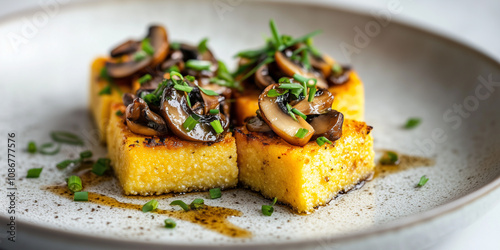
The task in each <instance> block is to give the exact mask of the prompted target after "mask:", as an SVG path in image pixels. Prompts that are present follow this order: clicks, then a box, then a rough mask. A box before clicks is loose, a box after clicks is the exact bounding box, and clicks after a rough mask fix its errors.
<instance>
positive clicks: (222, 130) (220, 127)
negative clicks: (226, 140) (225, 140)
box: [210, 120, 224, 134]
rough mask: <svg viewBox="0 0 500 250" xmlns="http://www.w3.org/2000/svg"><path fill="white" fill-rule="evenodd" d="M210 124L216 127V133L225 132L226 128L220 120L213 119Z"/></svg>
mask: <svg viewBox="0 0 500 250" xmlns="http://www.w3.org/2000/svg"><path fill="white" fill-rule="evenodd" d="M210 125H212V128H214V130H215V133H217V134H220V133H222V132H224V129H223V128H222V125H221V124H220V121H219V120H213V121H211V122H210Z"/></svg>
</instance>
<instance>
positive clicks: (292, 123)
mask: <svg viewBox="0 0 500 250" xmlns="http://www.w3.org/2000/svg"><path fill="white" fill-rule="evenodd" d="M278 87H279V84H272V85H269V86H268V87H267V88H266V89H265V90H264V91H263V92H262V94H260V96H259V109H260V111H261V114H262V119H263V120H264V121H265V122H266V123H267V124H268V125H269V127H271V129H272V130H273V131H274V133H276V134H278V135H279V136H280V137H281V138H283V139H284V140H285V141H287V142H288V143H290V144H292V145H297V146H304V145H306V144H307V142H309V139H311V137H312V136H313V134H314V129H313V127H311V125H309V123H307V122H306V121H305V120H304V119H302V118H301V117H300V116H295V117H296V119H297V120H294V119H293V118H292V116H290V115H289V114H288V113H285V111H284V109H286V103H285V102H286V97H287V96H288V94H285V95H281V96H278V97H268V96H267V92H269V91H270V90H271V89H278ZM300 129H306V130H307V133H306V134H305V135H304V136H303V137H302V138H299V137H297V136H296V135H297V132H298V131H299V130H300Z"/></svg>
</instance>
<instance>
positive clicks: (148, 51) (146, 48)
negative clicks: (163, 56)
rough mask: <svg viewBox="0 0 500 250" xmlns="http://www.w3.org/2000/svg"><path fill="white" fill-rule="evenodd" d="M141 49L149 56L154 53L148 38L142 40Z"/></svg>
mask: <svg viewBox="0 0 500 250" xmlns="http://www.w3.org/2000/svg"><path fill="white" fill-rule="evenodd" d="M141 49H142V50H143V51H144V52H146V54H148V55H150V56H152V55H154V54H155V49H154V48H153V45H151V43H150V41H149V38H146V39H144V40H142V42H141Z"/></svg>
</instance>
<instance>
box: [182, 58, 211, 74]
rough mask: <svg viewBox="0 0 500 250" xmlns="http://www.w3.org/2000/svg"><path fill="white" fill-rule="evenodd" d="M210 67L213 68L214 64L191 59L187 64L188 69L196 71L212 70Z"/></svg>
mask: <svg viewBox="0 0 500 250" xmlns="http://www.w3.org/2000/svg"><path fill="white" fill-rule="evenodd" d="M210 66H212V62H210V61H202V60H194V59H190V60H187V62H186V67H188V68H190V69H194V70H196V71H202V70H210Z"/></svg>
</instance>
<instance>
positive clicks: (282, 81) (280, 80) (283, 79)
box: [278, 77, 292, 84]
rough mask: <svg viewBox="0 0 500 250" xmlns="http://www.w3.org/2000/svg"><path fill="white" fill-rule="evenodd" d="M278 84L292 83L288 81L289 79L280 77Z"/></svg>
mask: <svg viewBox="0 0 500 250" xmlns="http://www.w3.org/2000/svg"><path fill="white" fill-rule="evenodd" d="M278 83H280V84H281V83H292V81H291V80H290V78H288V77H281V78H280V79H279V80H278Z"/></svg>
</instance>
